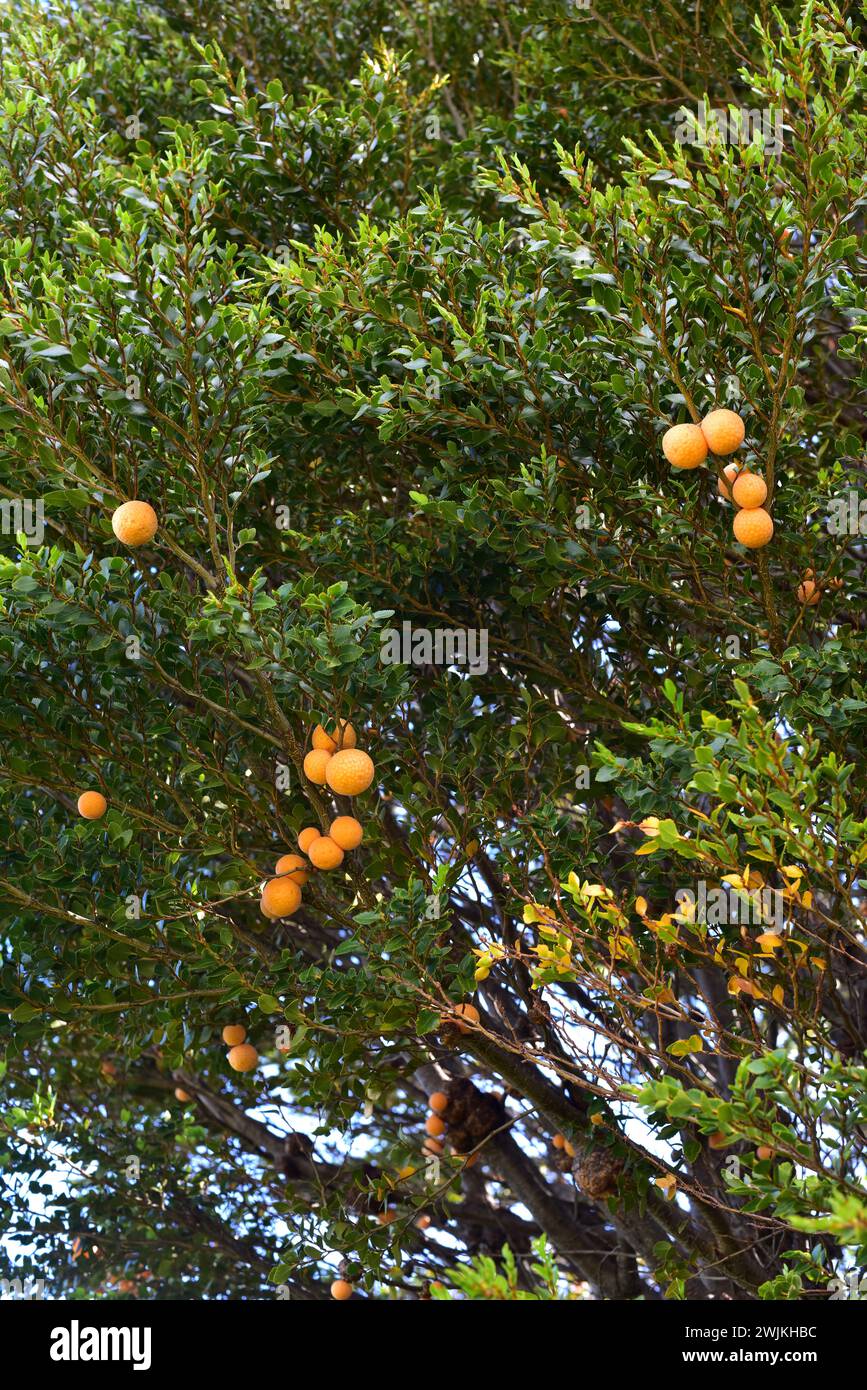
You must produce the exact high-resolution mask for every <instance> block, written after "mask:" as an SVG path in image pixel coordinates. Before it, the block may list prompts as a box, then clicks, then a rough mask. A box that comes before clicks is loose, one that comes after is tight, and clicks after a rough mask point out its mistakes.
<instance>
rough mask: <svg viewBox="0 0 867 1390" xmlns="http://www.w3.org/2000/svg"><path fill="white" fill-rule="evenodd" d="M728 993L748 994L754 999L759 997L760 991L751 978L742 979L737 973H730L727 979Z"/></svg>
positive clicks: (760, 995)
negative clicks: (730, 975)
mask: <svg viewBox="0 0 867 1390" xmlns="http://www.w3.org/2000/svg"><path fill="white" fill-rule="evenodd" d="M729 994H749V995H751V996H752V997H753V998H754V999H761V997H762V992H761V990H760V989H757V988H756V986H755V985H754V984H753V982H752V980H742V979H741V978H740V976H738V975H732V977H731V979H730V980H729Z"/></svg>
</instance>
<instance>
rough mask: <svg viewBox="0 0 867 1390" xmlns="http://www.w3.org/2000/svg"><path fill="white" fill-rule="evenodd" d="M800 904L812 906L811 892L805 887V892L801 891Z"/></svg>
mask: <svg viewBox="0 0 867 1390" xmlns="http://www.w3.org/2000/svg"><path fill="white" fill-rule="evenodd" d="M801 906H802V907H812V906H813V894H812V893H811V892H810V890H809V889H807V892H806V893H802V895H801Z"/></svg>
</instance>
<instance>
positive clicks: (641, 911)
mask: <svg viewBox="0 0 867 1390" xmlns="http://www.w3.org/2000/svg"><path fill="white" fill-rule="evenodd" d="M635 911H636V912H637V913H638V915H639V917H643V916H644V915H645V913H646V912H647V899H646V898H636V899H635Z"/></svg>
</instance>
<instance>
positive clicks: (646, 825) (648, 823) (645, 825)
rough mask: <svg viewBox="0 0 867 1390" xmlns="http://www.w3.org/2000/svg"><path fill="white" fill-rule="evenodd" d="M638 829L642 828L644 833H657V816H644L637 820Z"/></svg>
mask: <svg viewBox="0 0 867 1390" xmlns="http://www.w3.org/2000/svg"><path fill="white" fill-rule="evenodd" d="M638 829H639V830H643V831H644V833H645V835H658V834H659V816H645V818H644V820H642V821H639V822H638Z"/></svg>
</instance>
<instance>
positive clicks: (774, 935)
mask: <svg viewBox="0 0 867 1390" xmlns="http://www.w3.org/2000/svg"><path fill="white" fill-rule="evenodd" d="M783 941H784V938H783V937H782V936H781V935H780V933H779V932H776V931H763V932H762V934H761V936H757V937H756V945H757V946H761V948H762V950H763V951H770V952H771V953H773V952H774V951H778V950H779V949H780V947H781V946H782V945H783Z"/></svg>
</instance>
